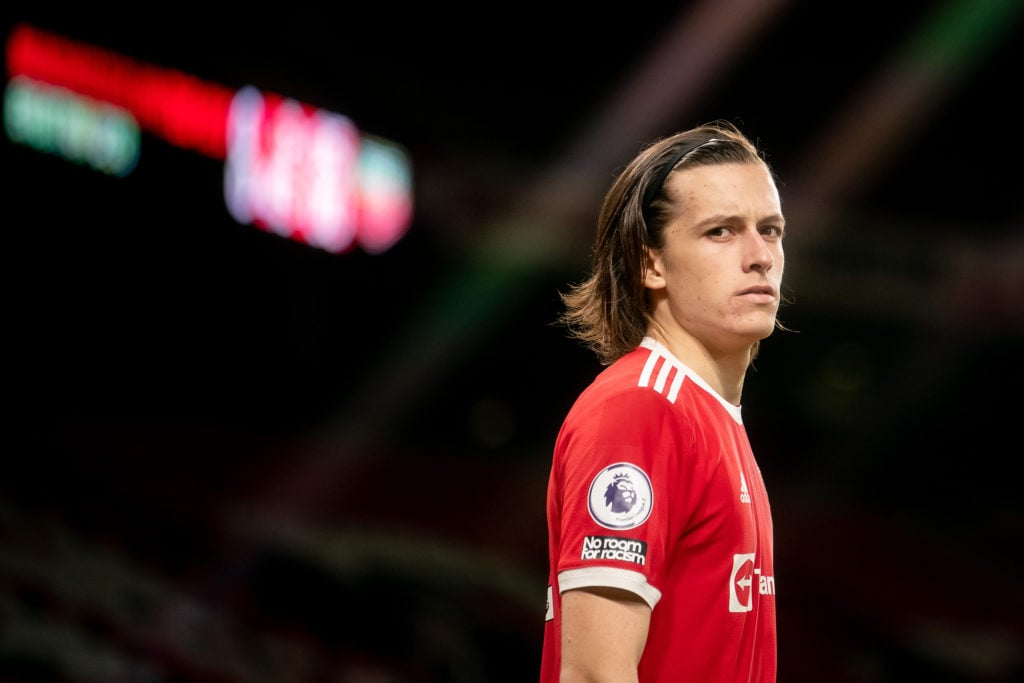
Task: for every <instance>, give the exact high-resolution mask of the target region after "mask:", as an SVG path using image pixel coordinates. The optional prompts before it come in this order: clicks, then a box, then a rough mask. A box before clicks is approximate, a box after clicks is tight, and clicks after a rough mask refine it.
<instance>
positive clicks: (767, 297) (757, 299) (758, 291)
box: [736, 285, 775, 304]
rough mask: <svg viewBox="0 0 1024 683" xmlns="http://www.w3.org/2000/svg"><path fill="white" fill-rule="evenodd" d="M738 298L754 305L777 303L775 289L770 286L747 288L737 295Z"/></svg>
mask: <svg viewBox="0 0 1024 683" xmlns="http://www.w3.org/2000/svg"><path fill="white" fill-rule="evenodd" d="M736 296H738V297H740V298H741V299H745V300H747V301H750V302H752V303H758V304H769V303H774V302H775V288H774V287H771V286H769V285H756V286H754V287H747V288H746V289H744V290H741V291H739V292H737V293H736Z"/></svg>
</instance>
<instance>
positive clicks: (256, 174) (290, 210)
mask: <svg viewBox="0 0 1024 683" xmlns="http://www.w3.org/2000/svg"><path fill="white" fill-rule="evenodd" d="M6 56H7V71H8V76H9V78H10V81H9V84H8V88H7V94H6V98H5V106H4V126H5V130H6V131H7V135H8V137H9V138H10V139H11V140H12V141H13V142H16V143H19V144H23V145H27V146H30V147H32V148H34V149H37V150H39V151H44V152H48V153H53V154H58V155H60V156H62V157H64V158H66V159H68V160H69V161H74V162H76V163H84V164H87V165H89V166H91V167H93V168H95V169H97V170H101V171H103V172H105V173H110V174H113V175H119V176H123V175H126V174H128V173H130V172H131V171H132V170H133V169H134V168H135V167H136V166H137V163H138V159H139V146H140V145H139V130H140V129H141V130H142V131H145V132H147V133H149V134H152V135H155V136H157V137H160V138H162V139H164V140H165V141H167V142H169V143H171V144H173V145H175V146H178V147H182V148H185V149H190V150H193V151H197V152H199V153H201V154H204V155H206V156H209V157H212V158H215V159H220V160H223V161H224V162H225V164H224V185H223V192H224V201H225V204H226V205H227V208H228V211H229V213H230V214H231V216H232V217H233V218H234V219H235V220H236V221H238V222H239V223H242V224H247V225H254V226H257V227H259V228H261V229H263V230H267V231H269V232H273V233H275V234H278V235H281V236H283V237H287V238H289V239H293V240H296V241H299V242H303V243H305V244H309V245H311V246H313V247H317V248H319V249H323V250H326V251H330V252H334V253H342V252H346V251H349V250H351V249H353V248H355V247H356V246H357V245H358V246H359V247H360V248H362V249H363V250H364V251H367V252H369V253H374V254H377V253H382V252H384V251H386V250H387V249H389V248H390V247H391V246H392V245H394V244H395V242H397V241H398V240H399V239H401V237H402V236H403V235H404V234H405V233H406V232H407V231H408V229H409V227H410V225H411V223H412V217H413V191H412V167H411V161H410V159H409V156H408V154H407V153H406V151H405V149H404V148H403V147H402V146H401V145H399V144H397V143H395V142H393V141H391V140H387V139H384V138H382V137H379V136H374V135H369V134H367V133H365V132H364V131H361V130H360V129H359V128H357V127H356V125H355V124H354V123H353V122H352V121H351V120H350V119H349V118H348V117H346V116H344V115H342V114H338V113H335V112H330V111H326V110H323V109H319V108H317V107H314V106H312V105H309V104H304V103H302V102H299V101H297V100H295V99H292V98H287V97H283V96H281V95H277V94H273V93H264V92H261V91H259V90H258V89H257V88H256V87H254V86H246V87H244V88H242V89H240V90H239V91H237V92H235V91H232V90H230V89H229V88H225V87H223V86H220V85H217V84H214V83H208V82H205V81H202V80H200V79H199V78H196V77H195V76H191V75H189V74H185V73H182V72H180V71H176V70H174V69H169V68H165V67H160V66H155V65H151V64H145V63H143V62H140V61H137V60H135V59H132V58H130V57H125V56H122V55H119V54H117V53H115V52H113V51H110V50H106V49H104V48H100V47H96V46H92V45H87V44H84V43H80V42H77V41H73V40H70V39H68V38H65V37H63V36H59V35H57V34H54V33H50V32H48V31H44V30H42V29H39V28H37V27H34V26H30V25H28V24H20V25H18V26H16V27H15V28H14V30H13V31H12V32H11V34H10V36H9V37H8V41H7V50H6ZM133 136H134V137H133Z"/></svg>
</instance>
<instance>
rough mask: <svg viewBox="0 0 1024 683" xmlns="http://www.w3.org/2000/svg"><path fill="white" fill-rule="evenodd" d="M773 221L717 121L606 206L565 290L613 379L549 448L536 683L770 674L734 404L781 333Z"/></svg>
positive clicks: (753, 467)
mask: <svg viewBox="0 0 1024 683" xmlns="http://www.w3.org/2000/svg"><path fill="white" fill-rule="evenodd" d="M784 226H785V219H784V217H783V214H782V207H781V202H780V199H779V193H778V190H777V188H776V184H775V180H774V176H773V173H772V171H771V169H770V167H769V165H768V164H767V162H766V161H765V160H764V158H763V156H762V154H761V153H760V151H759V150H758V149H757V148H756V147H755V145H754V144H753V143H752V142H751V141H750V140H748V139H747V138H746V137H745V136H744V135H743V134H742V133H741V132H740V131H739V130H738V129H737V128H736V127H735V126H734V125H732V124H730V123H728V122H724V121H719V122H714V123H711V124H708V125H704V126H700V127H697V128H694V129H692V130H688V131H685V132H682V133H678V134H676V135H673V136H671V137H669V138H666V139H663V140H660V141H658V142H656V143H654V144H652V145H650V146H648V147H647V148H645V149H644V150H643V151H641V153H640V154H639V155H638V156H637V157H636V158H635V159H634V160H633V161H632V162H630V163H629V165H628V166H627V167H626V168H625V170H624V171H623V172H622V173H621V174H620V175H619V176H618V178H617V179H616V180H615V182H614V183H613V184H612V186H611V189H610V190H609V192H608V194H607V195H606V197H605V200H604V204H603V206H602V209H601V213H600V217H599V220H598V229H597V236H596V242H595V245H594V252H593V269H592V274H591V276H590V277H589V278H588V279H586V280H584V281H583V282H581V283H579V284H577V285H575V286H574V287H572V288H571V289H570V291H569V292H568V293H566V294H564V295H563V300H564V302H565V305H566V311H565V313H564V315H563V317H562V322H564V323H565V324H566V325H567V326H568V328H569V329H570V331H571V332H572V334H573V335H574V336H575V337H576V338H577V339H579V340H581V341H582V342H583V343H585V344H586V345H587V346H588V347H589V348H591V349H592V350H593V351H594V352H595V353H596V354H597V356H598V358H599V359H600V361H601V363H602V364H603V365H607V366H608V367H607V368H605V369H604V370H603V371H602V372H601V373H600V374H599V375H598V376H597V378H596V379H595V380H594V382H593V383H592V384H591V385H590V386H589V387H588V388H587V389H585V390H584V391H583V392H582V394H581V395H580V396H579V398H578V399H577V401H576V403H575V404H574V405H573V407H572V408H571V409H570V411H569V414H568V415H567V416H566V418H565V422H564V424H563V425H562V428H561V431H560V432H559V434H558V438H557V440H556V443H555V449H554V458H553V463H552V468H551V477H550V481H549V483H548V497H547V519H548V533H549V542H548V552H549V558H550V575H549V585H548V604H547V616H546V623H545V631H544V649H543V657H542V664H541V677H540V680H541V683H554V682H555V681H559V682H561V683H568V682H571V681H651V682H654V681H658V682H659V683H662V682H664V681H695V682H696V681H699V682H700V683H717V682H727V681H728V682H733V681H736V682H739V681H743V682H744V683H751V682H758V683H763V682H772V681H775V679H776V631H775V576H774V570H773V565H772V519H771V510H770V508H769V504H768V497H767V494H766V492H765V487H764V482H763V481H762V479H761V472H760V470H759V468H758V465H757V463H756V461H755V459H754V455H753V453H752V452H751V448H750V443H749V441H748V439H747V434H746V431H745V429H744V427H743V422H742V419H741V415H740V397H741V394H742V390H743V380H744V376H745V374H746V371H747V368H748V367H749V366H750V364H751V362H752V361H753V359H754V357H755V356H756V354H757V351H758V346H759V343H760V341H761V340H762V339H764V338H765V337H768V336H769V335H770V334H771V333H772V331H773V330H774V329H775V327H776V326H777V324H778V323H777V321H776V312H777V310H778V307H779V303H780V299H781V295H780V286H781V281H782V271H783V251H782V237H783V232H784ZM780 327H781V325H780Z"/></svg>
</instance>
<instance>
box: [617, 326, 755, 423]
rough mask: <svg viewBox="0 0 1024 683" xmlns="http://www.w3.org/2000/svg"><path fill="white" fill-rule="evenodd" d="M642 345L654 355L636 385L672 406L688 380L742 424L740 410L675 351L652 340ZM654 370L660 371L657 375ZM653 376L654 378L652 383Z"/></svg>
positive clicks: (649, 359) (645, 341)
mask: <svg viewBox="0 0 1024 683" xmlns="http://www.w3.org/2000/svg"><path fill="white" fill-rule="evenodd" d="M640 346H642V347H644V348H645V349H649V350H650V351H651V355H650V356H648V357H647V361H646V362H645V363H644V369H643V371H642V372H641V373H640V379H639V381H638V382H637V386H641V387H646V388H649V389H653V390H654V391H657V392H658V393H659V394H661V395H663V396H664V397H665V398H667V399H668V400H669V401H670V402H671V403H675V402H676V399H677V398H678V397H679V391H680V389H682V386H683V381H684V380H686V379H689V380H690V381H691V382H693V383H694V384H696V385H697V386H699V387H700V388H701V389H703V390H704V391H706V392H708V393H709V394H711V395H712V396H714V397H715V399H716V400H717V401H718V402H719V403H720V404H722V407H723V408H725V409H726V410H727V411H728V412H729V414H730V415H732V417H733V419H734V420H736V422H738V423H740V424H743V417H742V413H741V409H740V407H739V406H737V405H734V404H732V403H729V402H728V401H726V400H725V399H724V398H722V396H721V395H720V394H719V393H718V392H717V391H715V390H714V389H712V388H711V385H710V384H708V383H707V382H705V381H704V379H703V378H701V377H700V375H698V374H697V373H695V372H694V371H693V370H691V369H690V368H689V367H688V366H687V365H686V364H685V363H683V362H682V361H681V360H679V359H678V358H676V357H675V356H674V355H672V352H671V351H669V350H668V349H667V348H666V347H665V346H664V345H663V344H661V343H660V342H658V341H657V340H655V339H653V338H652V337H644V338H643V341H641V342H640ZM655 371H657V375H656V376H655ZM652 377H653V378H654V380H653V382H652V381H651V378H652ZM670 380H671V382H670ZM666 386H667V389H666Z"/></svg>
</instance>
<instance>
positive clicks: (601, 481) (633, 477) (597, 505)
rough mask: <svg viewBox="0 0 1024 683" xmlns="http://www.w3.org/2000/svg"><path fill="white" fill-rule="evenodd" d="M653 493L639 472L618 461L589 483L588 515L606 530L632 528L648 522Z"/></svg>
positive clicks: (631, 466)
mask: <svg viewBox="0 0 1024 683" xmlns="http://www.w3.org/2000/svg"><path fill="white" fill-rule="evenodd" d="M653 502H654V493H653V491H652V489H651V480H650V478H649V477H648V476H647V473H646V472H644V471H643V470H642V469H640V468H639V467H637V466H636V465H633V464H631V463H628V462H620V463H617V464H615V465H611V466H609V467H606V468H605V469H603V470H601V471H600V472H598V474H597V476H596V477H594V481H593V482H591V484H590V495H589V507H590V516H591V517H593V518H594V521H595V522H597V523H598V524H600V525H601V526H603V527H605V528H606V529H632V528H634V527H638V526H640V525H641V524H643V523H644V522H646V521H647V518H648V517H649V516H650V514H651V505H652V503H653Z"/></svg>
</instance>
